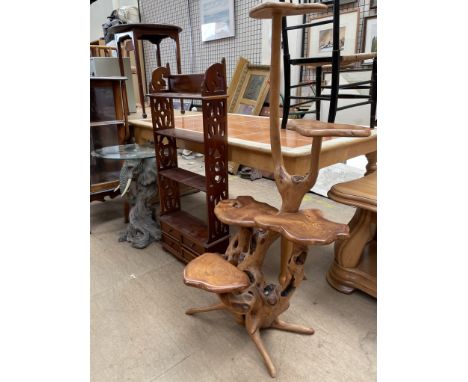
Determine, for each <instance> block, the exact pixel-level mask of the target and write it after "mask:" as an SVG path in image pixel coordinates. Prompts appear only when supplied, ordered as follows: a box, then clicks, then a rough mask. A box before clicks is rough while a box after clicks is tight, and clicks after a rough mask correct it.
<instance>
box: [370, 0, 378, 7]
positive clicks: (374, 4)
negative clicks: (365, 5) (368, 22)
mask: <svg viewBox="0 0 468 382" xmlns="http://www.w3.org/2000/svg"><path fill="white" fill-rule="evenodd" d="M369 8H370V9H373V8H377V0H370V6H369Z"/></svg>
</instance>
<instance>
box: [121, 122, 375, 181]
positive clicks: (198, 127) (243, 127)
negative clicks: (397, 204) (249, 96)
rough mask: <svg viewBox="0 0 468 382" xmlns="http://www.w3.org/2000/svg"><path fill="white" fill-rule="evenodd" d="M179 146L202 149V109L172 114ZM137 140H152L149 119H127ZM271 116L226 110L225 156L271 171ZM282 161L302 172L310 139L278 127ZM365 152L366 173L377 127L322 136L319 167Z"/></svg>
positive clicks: (372, 158) (370, 169)
mask: <svg viewBox="0 0 468 382" xmlns="http://www.w3.org/2000/svg"><path fill="white" fill-rule="evenodd" d="M174 119H175V128H176V130H178V134H177V146H178V147H179V148H183V149H187V150H191V151H195V152H200V153H203V116H202V114H201V113H195V114H191V115H181V116H175V117H174ZM129 124H130V126H132V127H133V129H134V134H135V140H136V143H139V144H142V143H145V142H153V125H152V122H151V119H133V120H129ZM269 129H270V118H269V117H261V116H252V115H241V114H228V126H227V131H228V160H229V161H232V162H236V163H240V164H242V165H245V166H249V167H253V168H256V169H259V170H263V171H267V172H273V161H272V159H271V146H270V130H269ZM281 144H282V151H283V158H284V164H285V166H286V168H287V170H288V171H289V173H291V174H297V175H305V174H306V173H307V171H308V169H309V161H310V152H311V146H312V139H308V138H307V137H304V136H301V135H299V134H298V133H296V132H295V131H293V130H281ZM360 155H365V156H366V157H367V162H368V164H367V167H366V168H367V173H371V172H373V171H375V169H376V166H377V130H376V129H374V130H372V134H371V135H370V137H367V138H348V137H333V138H324V139H323V143H322V149H321V155H320V164H319V167H320V168H324V167H327V166H330V165H332V164H336V163H342V162H344V161H346V160H348V159H351V158H354V157H357V156H360Z"/></svg>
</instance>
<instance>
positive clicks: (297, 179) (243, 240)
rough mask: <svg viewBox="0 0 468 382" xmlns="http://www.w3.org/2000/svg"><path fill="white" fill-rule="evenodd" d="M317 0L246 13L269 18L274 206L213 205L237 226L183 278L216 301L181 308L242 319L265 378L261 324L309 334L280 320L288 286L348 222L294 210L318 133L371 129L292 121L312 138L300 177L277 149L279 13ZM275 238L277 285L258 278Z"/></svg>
mask: <svg viewBox="0 0 468 382" xmlns="http://www.w3.org/2000/svg"><path fill="white" fill-rule="evenodd" d="M326 10H327V7H326V6H325V5H323V4H292V3H264V4H260V5H258V6H256V7H254V8H253V9H252V10H251V11H250V16H251V17H253V18H271V19H272V23H273V25H272V37H271V52H272V53H271V54H272V57H271V74H270V81H271V88H270V108H271V114H270V141H271V153H272V160H273V163H274V177H275V182H276V187H277V189H278V191H279V193H280V195H281V200H282V205H281V208H280V209H279V210H278V209H276V208H274V207H272V206H270V205H268V204H266V203H261V202H258V201H255V200H254V199H253V198H252V197H250V196H239V197H237V198H236V199H228V200H221V201H220V202H219V203H218V204H217V205H216V207H215V209H214V212H215V214H216V216H217V218H218V219H219V220H220V221H221V222H222V223H224V224H227V225H230V226H236V227H239V230H238V231H237V233H236V234H235V235H234V236H232V237H231V240H230V242H229V246H228V248H227V250H226V252H225V253H224V254H222V255H220V254H216V253H205V254H203V255H202V256H199V257H197V258H195V259H194V260H192V261H191V262H190V263H189V264H187V266H186V267H185V269H184V282H185V284H186V285H189V286H193V287H197V288H200V289H203V290H206V291H208V292H211V293H215V294H217V296H218V297H219V299H220V301H221V304H222V306H221V305H219V304H216V305H212V306H209V307H205V308H192V309H189V310H188V311H187V312H186V313H187V314H193V313H198V312H208V311H211V310H217V309H223V306H224V308H225V309H226V310H228V311H229V312H230V313H231V314H232V315H233V316H234V318H235V320H236V322H238V323H239V324H242V325H243V326H245V329H246V331H247V333H248V334H249V336H250V338H251V339H252V341H253V342H254V344H255V346H256V347H257V349H258V351H259V353H260V355H261V356H262V358H263V360H264V362H265V365H266V367H267V369H268V371H269V373H270V375H271V376H272V377H275V376H276V368H275V366H274V364H273V361H272V359H271V357H270V355H269V353H268V351H267V350H266V348H265V345H264V344H263V341H262V339H261V336H260V331H261V330H262V329H278V330H283V331H288V332H293V333H299V334H306V335H311V334H314V330H313V329H311V328H308V327H305V326H302V325H297V324H291V323H286V322H284V321H282V320H281V319H280V318H279V317H280V315H281V314H282V313H283V312H284V311H286V310H287V309H288V308H289V301H290V299H291V297H292V295H293V294H294V291H295V290H296V289H297V288H298V287H299V285H300V284H301V282H302V280H303V279H304V263H305V260H306V257H307V254H308V246H311V245H326V244H329V243H331V242H333V241H335V240H336V239H339V238H344V237H347V236H348V231H349V229H348V226H347V225H345V224H338V223H334V222H331V221H329V220H327V219H325V218H323V216H322V213H321V211H320V210H316V209H309V210H299V207H300V204H301V202H302V199H303V197H304V195H305V193H306V192H308V191H309V190H310V189H311V188H312V186H313V185H314V183H315V181H316V180H317V175H318V170H319V156H320V151H321V146H322V138H323V137H328V136H347V137H350V136H354V137H365V136H369V135H370V130H369V129H367V128H363V127H358V126H351V125H338V124H329V123H323V122H320V121H310V120H308V121H305V123H301V124H300V125H298V126H294V127H293V128H294V129H295V130H296V131H297V132H298V133H299V134H301V135H303V136H306V137H310V138H311V139H312V147H311V153H310V165H309V171H308V174H307V175H306V176H298V175H291V174H289V173H288V172H287V170H286V168H285V166H284V161H283V155H282V151H281V139H280V116H279V90H280V43H281V18H282V16H286V15H297V14H305V13H311V12H317V11H326ZM278 239H281V241H282V243H281V266H280V272H279V276H278V277H279V284H273V283H268V282H267V280H265V278H264V275H263V272H262V266H263V261H264V258H265V256H266V255H267V253H268V250H269V249H270V247H271V245H272V244H273V243H274V242H275V241H276V240H278Z"/></svg>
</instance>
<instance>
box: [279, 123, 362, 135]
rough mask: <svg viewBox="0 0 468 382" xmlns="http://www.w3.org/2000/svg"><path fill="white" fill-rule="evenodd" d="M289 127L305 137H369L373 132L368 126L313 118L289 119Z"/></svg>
mask: <svg viewBox="0 0 468 382" xmlns="http://www.w3.org/2000/svg"><path fill="white" fill-rule="evenodd" d="M287 127H288V128H289V129H291V130H294V131H297V132H298V133H299V134H301V135H303V136H305V137H368V136H370V134H371V130H370V129H369V128H368V127H363V126H356V125H347V124H342V123H328V122H322V121H315V120H311V119H298V120H296V121H289V122H288V124H287Z"/></svg>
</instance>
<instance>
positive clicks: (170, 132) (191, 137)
mask: <svg viewBox="0 0 468 382" xmlns="http://www.w3.org/2000/svg"><path fill="white" fill-rule="evenodd" d="M156 134H158V135H163V136H166V137H173V138H180V139H183V140H186V141H191V142H197V143H203V134H200V133H198V132H196V131H190V130H181V129H161V130H157V131H156Z"/></svg>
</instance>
